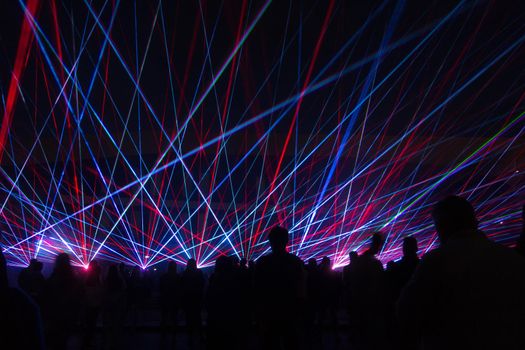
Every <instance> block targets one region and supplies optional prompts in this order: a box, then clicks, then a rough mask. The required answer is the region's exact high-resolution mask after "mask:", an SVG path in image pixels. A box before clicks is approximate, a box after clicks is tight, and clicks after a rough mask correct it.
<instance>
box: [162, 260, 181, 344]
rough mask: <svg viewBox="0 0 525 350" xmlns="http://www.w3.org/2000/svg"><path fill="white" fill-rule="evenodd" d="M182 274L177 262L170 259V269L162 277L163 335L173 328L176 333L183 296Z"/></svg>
mask: <svg viewBox="0 0 525 350" xmlns="http://www.w3.org/2000/svg"><path fill="white" fill-rule="evenodd" d="M180 284H181V282H180V276H179V274H178V273H177V263H176V262H175V261H170V262H169V263H168V270H167V271H166V273H164V274H163V275H162V276H161V277H160V304H161V318H162V319H161V328H162V332H163V335H165V334H166V333H167V332H168V330H170V329H171V333H172V334H173V335H175V331H176V328H177V316H178V312H179V305H180V304H179V303H180V296H181V285H180Z"/></svg>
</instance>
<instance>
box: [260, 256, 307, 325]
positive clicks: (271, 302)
mask: <svg viewBox="0 0 525 350" xmlns="http://www.w3.org/2000/svg"><path fill="white" fill-rule="evenodd" d="M256 279H257V287H258V291H259V292H260V293H261V296H262V297H263V298H264V299H263V300H261V302H262V304H263V305H262V307H261V310H262V313H263V317H265V318H267V319H269V320H271V319H278V320H283V319H284V320H288V319H294V318H295V317H296V315H297V311H298V310H299V308H300V307H301V306H302V304H301V303H302V302H303V301H304V298H305V290H304V276H303V263H302V261H301V260H300V259H299V258H298V257H297V256H295V255H293V254H290V253H283V254H273V253H272V254H269V255H266V256H263V257H261V258H260V259H259V261H258V263H257V277H256Z"/></svg>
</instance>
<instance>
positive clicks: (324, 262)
mask: <svg viewBox="0 0 525 350" xmlns="http://www.w3.org/2000/svg"><path fill="white" fill-rule="evenodd" d="M319 266H320V267H321V269H322V270H324V271H330V269H331V267H332V262H331V261H330V258H329V257H327V256H324V257H323V258H322V259H321V264H320V265H319Z"/></svg>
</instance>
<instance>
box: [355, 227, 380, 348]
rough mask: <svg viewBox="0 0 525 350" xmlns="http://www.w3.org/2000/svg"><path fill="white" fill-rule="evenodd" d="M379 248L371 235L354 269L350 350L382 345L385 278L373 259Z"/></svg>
mask: <svg viewBox="0 0 525 350" xmlns="http://www.w3.org/2000/svg"><path fill="white" fill-rule="evenodd" d="M382 246H383V237H382V235H381V233H379V232H376V233H374V234H373V235H372V238H371V242H370V247H369V248H368V250H366V251H365V252H364V253H363V254H362V255H361V256H359V258H358V260H357V264H356V266H355V268H356V270H355V277H356V279H355V297H356V300H357V301H358V302H357V303H356V304H355V305H354V313H353V314H354V316H355V318H356V320H355V324H356V326H357V328H356V333H355V337H354V342H355V344H354V346H355V347H356V348H358V349H360V348H362V349H374V350H375V349H382V348H383V347H384V341H385V332H386V330H385V327H386V324H385V322H386V321H385V309H384V306H385V294H386V293H385V274H384V269H383V265H382V264H381V262H380V261H379V260H378V259H377V258H376V254H378V253H379V252H380V250H381V248H382Z"/></svg>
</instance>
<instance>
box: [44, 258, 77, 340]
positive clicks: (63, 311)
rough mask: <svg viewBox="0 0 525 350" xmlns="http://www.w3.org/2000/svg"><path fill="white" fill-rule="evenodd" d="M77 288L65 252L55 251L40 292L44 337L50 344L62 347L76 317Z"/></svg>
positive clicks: (74, 323)
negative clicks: (50, 268) (44, 327)
mask: <svg viewBox="0 0 525 350" xmlns="http://www.w3.org/2000/svg"><path fill="white" fill-rule="evenodd" d="M80 292H81V289H80V286H79V283H78V280H77V277H76V276H75V273H74V271H73V268H72V266H71V263H70V260H69V255H67V254H66V253H60V254H58V255H57V257H56V259H55V266H54V269H53V272H52V273H51V276H50V277H49V279H48V280H47V281H46V287H45V292H44V293H45V297H44V299H45V300H44V320H45V326H46V329H47V332H46V340H47V341H48V344H49V347H50V348H52V349H65V348H66V346H67V342H68V340H69V338H70V336H71V334H72V333H73V330H74V327H75V325H76V321H77V320H78V310H79V306H80Z"/></svg>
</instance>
